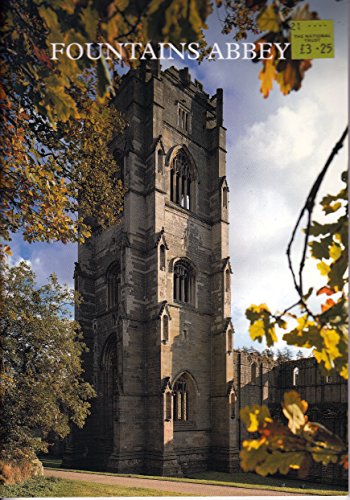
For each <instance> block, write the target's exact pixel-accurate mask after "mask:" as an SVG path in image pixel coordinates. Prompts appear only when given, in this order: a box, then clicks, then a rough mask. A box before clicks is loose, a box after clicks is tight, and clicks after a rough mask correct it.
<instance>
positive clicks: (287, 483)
mask: <svg viewBox="0 0 350 500" xmlns="http://www.w3.org/2000/svg"><path fill="white" fill-rule="evenodd" d="M40 459H41V461H42V462H43V464H44V466H45V467H47V468H50V467H52V468H57V469H59V468H60V466H61V460H60V459H55V458H50V457H41V458H40ZM75 472H89V473H91V474H107V475H116V476H118V475H119V476H127V477H141V478H149V479H158V480H159V481H164V480H167V481H184V482H194V483H200V484H214V485H215V484H216V485H220V486H236V487H239V488H256V489H262V490H273V491H285V492H290V493H301V494H302V495H342V496H345V495H347V489H346V487H345V486H336V485H328V484H321V483H312V482H309V481H305V480H302V479H288V478H284V477H271V476H268V477H262V476H258V475H257V474H253V473H251V472H236V473H232V474H229V473H226V472H212V471H208V472H201V473H199V474H196V475H194V476H191V478H176V477H159V476H140V475H136V474H113V473H111V472H106V473H104V472H91V471H79V470H75Z"/></svg>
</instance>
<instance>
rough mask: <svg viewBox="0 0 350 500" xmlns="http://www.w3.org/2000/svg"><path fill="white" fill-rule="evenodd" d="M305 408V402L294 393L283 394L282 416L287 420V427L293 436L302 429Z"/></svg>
mask: <svg viewBox="0 0 350 500" xmlns="http://www.w3.org/2000/svg"><path fill="white" fill-rule="evenodd" d="M307 407H308V404H307V402H306V401H303V400H302V399H301V397H300V395H299V394H298V393H297V392H296V391H289V392H286V393H285V394H284V398H283V403H282V408H283V414H284V416H285V417H286V418H287V419H288V427H289V429H290V430H291V431H292V433H293V434H297V433H298V432H299V431H300V430H301V429H302V428H303V427H304V425H305V423H306V421H307V418H306V417H305V413H306V410H307Z"/></svg>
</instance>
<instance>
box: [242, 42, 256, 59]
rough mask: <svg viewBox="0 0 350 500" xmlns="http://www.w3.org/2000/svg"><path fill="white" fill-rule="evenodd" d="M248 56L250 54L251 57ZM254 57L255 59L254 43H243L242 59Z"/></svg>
mask: <svg viewBox="0 0 350 500" xmlns="http://www.w3.org/2000/svg"><path fill="white" fill-rule="evenodd" d="M248 54H250V55H251V57H248ZM255 57H256V52H255V43H250V42H247V43H244V44H243V57H242V59H254V58H255Z"/></svg>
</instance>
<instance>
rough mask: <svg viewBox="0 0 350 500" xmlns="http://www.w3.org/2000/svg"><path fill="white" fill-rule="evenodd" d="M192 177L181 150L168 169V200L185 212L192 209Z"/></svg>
mask: <svg viewBox="0 0 350 500" xmlns="http://www.w3.org/2000/svg"><path fill="white" fill-rule="evenodd" d="M192 191H193V176H192V174H191V169H190V162H189V159H188V157H187V155H186V154H185V152H184V151H183V150H182V149H181V150H180V151H179V152H178V153H177V154H176V156H175V158H174V159H173V161H172V164H171V169H170V200H171V201H173V202H174V203H177V204H178V205H180V206H181V207H183V208H186V209H187V210H192V208H193V193H192Z"/></svg>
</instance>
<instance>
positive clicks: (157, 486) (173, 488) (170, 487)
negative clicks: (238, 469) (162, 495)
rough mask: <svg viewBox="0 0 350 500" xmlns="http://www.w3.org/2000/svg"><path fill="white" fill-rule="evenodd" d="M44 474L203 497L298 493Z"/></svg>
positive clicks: (80, 474) (57, 472)
mask: <svg viewBox="0 0 350 500" xmlns="http://www.w3.org/2000/svg"><path fill="white" fill-rule="evenodd" d="M45 476H47V477H60V478H62V479H73V480H74V479H75V480H80V481H89V482H91V483H100V484H109V485H112V486H124V487H130V488H151V489H154V490H162V491H169V492H174V493H184V494H188V495H198V496H203V497H207V496H210V497H212V496H213V497H216V496H226V497H228V496H282V495H283V496H285V495H288V496H289V495H293V496H295V495H298V494H297V493H287V492H282V491H273V490H259V489H253V488H236V487H234V486H214V485H212V484H198V483H181V482H177V481H163V480H160V481H159V480H157V479H140V478H134V477H120V476H106V475H103V474H89V473H86V472H70V471H65V470H47V469H45Z"/></svg>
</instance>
